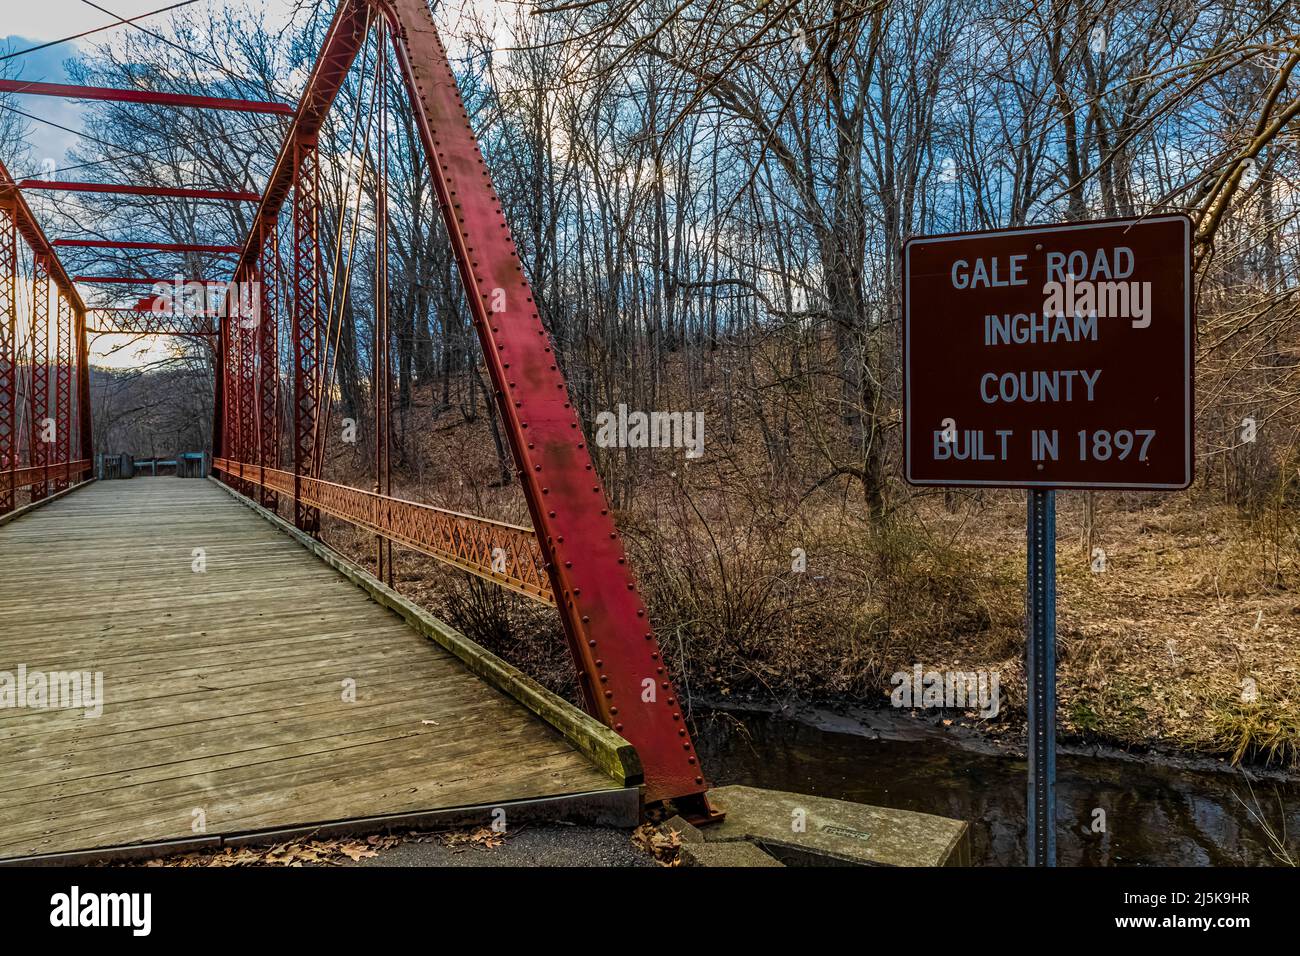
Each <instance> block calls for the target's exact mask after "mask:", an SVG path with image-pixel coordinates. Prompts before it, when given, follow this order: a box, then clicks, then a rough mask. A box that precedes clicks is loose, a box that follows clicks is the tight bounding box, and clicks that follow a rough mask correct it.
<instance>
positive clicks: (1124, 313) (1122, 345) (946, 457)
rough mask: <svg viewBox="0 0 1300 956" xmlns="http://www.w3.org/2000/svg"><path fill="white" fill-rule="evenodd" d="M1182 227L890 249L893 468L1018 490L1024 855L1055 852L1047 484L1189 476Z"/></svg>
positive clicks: (991, 237) (1028, 231)
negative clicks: (1023, 514)
mask: <svg viewBox="0 0 1300 956" xmlns="http://www.w3.org/2000/svg"><path fill="white" fill-rule="evenodd" d="M1191 235H1192V225H1191V220H1190V219H1189V218H1188V217H1186V216H1182V215H1168V216H1153V217H1150V218H1146V219H1136V220H1101V221H1094V222H1081V223H1068V224H1064V225H1059V226H1044V227H1032V228H1020V229H1004V230H996V231H989V232H981V233H963V234H958V235H943V236H918V237H916V238H913V239H910V240H908V242H907V243H906V244H905V245H904V247H903V286H904V298H903V393H904V404H903V433H904V453H905V470H906V478H907V481H908V482H909V483H911V484H914V485H922V486H944V487H952V486H964V487H999V488H1025V489H1028V495H1027V497H1028V516H1027V517H1028V520H1027V532H1028V534H1027V538H1028V548H1027V554H1028V558H1027V575H1026V577H1027V581H1026V585H1027V586H1026V601H1025V610H1026V614H1025V625H1026V641H1025V675H1026V681H1027V683H1028V688H1027V690H1028V694H1027V697H1028V702H1029V705H1028V718H1029V728H1028V731H1029V733H1028V736H1029V739H1028V747H1027V750H1028V755H1029V788H1028V798H1029V800H1028V821H1027V822H1028V836H1029V841H1028V842H1029V853H1028V856H1029V864H1030V865H1031V866H1054V865H1055V863H1056V490H1057V489H1088V490H1107V489H1110V490H1117V489H1131V490H1174V489H1181V488H1186V487H1188V486H1189V485H1190V484H1191V482H1192V450H1193V449H1192V390H1193V381H1192V362H1193V335H1194V327H1195V322H1194V316H1193V309H1192V279H1191ZM1102 563H1103V566H1104V557H1103V562H1102Z"/></svg>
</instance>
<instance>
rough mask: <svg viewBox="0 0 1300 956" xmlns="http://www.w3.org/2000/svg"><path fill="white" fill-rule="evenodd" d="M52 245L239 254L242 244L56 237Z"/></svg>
mask: <svg viewBox="0 0 1300 956" xmlns="http://www.w3.org/2000/svg"><path fill="white" fill-rule="evenodd" d="M50 245H52V246H55V247H58V248H60V249H149V250H154V251H156V252H211V253H215V254H220V255H237V254H238V253H240V252H242V251H243V247H242V246H203V245H192V244H189V243H183V242H121V241H119V240H117V239H55V240H54V241H53V242H52V243H50Z"/></svg>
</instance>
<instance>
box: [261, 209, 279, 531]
mask: <svg viewBox="0 0 1300 956" xmlns="http://www.w3.org/2000/svg"><path fill="white" fill-rule="evenodd" d="M279 235H280V233H279V230H272V231H271V233H270V235H269V236H267V237H266V241H265V242H263V243H262V248H261V250H260V252H259V255H258V265H257V272H256V273H255V275H256V279H255V281H256V283H257V285H256V286H255V292H256V294H257V296H258V323H257V353H258V354H257V409H258V434H259V436H260V441H259V443H258V448H257V463H258V464H259V465H260V466H262V467H263V468H279V467H280V416H279V407H280V405H279V402H280V347H279V314H280V309H279V296H280V290H279V271H280V270H279V259H280V248H279ZM259 487H260V488H261V502H262V507H264V508H269V509H270V510H272V511H275V510H276V505H277V503H278V500H279V498H278V496H277V494H276V492H275V490H274V489H271V488H267V487H266V486H265V485H260V486H259Z"/></svg>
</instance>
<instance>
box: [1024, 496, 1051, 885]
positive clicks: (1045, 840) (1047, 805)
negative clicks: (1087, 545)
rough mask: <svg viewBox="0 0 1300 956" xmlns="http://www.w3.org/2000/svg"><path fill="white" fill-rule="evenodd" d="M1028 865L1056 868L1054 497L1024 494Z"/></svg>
mask: <svg viewBox="0 0 1300 956" xmlns="http://www.w3.org/2000/svg"><path fill="white" fill-rule="evenodd" d="M1028 497H1029V522H1028V524H1029V548H1028V551H1029V573H1028V578H1029V580H1028V595H1027V601H1026V615H1025V616H1026V627H1027V632H1028V633H1027V634H1026V641H1025V676H1026V679H1027V681H1028V684H1029V687H1028V697H1029V746H1028V748H1027V749H1028V752H1029V815H1028V829H1029V865H1030V866H1056V492H1054V491H1039V490H1038V489H1034V490H1032V491H1030V492H1029V495H1028Z"/></svg>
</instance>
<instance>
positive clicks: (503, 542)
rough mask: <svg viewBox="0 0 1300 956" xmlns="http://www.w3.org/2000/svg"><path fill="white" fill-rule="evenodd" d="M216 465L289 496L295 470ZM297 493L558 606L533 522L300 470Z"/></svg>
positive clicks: (423, 551)
mask: <svg viewBox="0 0 1300 956" xmlns="http://www.w3.org/2000/svg"><path fill="white" fill-rule="evenodd" d="M212 466H213V468H215V469H216V470H217V471H220V472H223V473H225V474H227V475H229V476H231V477H232V478H237V479H240V480H241V481H245V482H248V483H250V484H253V485H256V486H258V487H260V488H265V489H267V490H268V491H274V492H276V493H277V494H282V495H285V496H287V497H288V498H290V499H293V498H294V482H295V476H294V474H293V472H290V471H281V470H279V469H276V468H264V467H262V466H261V465H251V464H248V463H245V462H238V461H231V460H229V459H227V458H216V459H213V462H212ZM296 480H297V481H298V482H299V484H298V499H297V500H298V501H300V503H301V504H303V505H305V506H308V507H311V508H317V509H319V510H320V511H323V512H325V513H326V514H328V515H332V516H333V517H335V518H339V519H342V520H343V521H347V522H349V523H351V524H354V525H356V526H357V527H360V528H365V529H366V530H368V531H373V532H374V533H376V534H381V535H383V536H384V537H385V538H389V539H391V540H392V541H395V542H397V543H398V544H401V545H405V546H406V547H408V548H410V549H412V550H413V551H419V552H420V553H421V554H427V555H429V556H430V557H432V558H436V559H437V560H439V561H442V562H443V563H444V564H450V565H452V566H453V567H456V568H460V569H461V570H462V571H468V572H469V573H470V574H475V575H478V576H479V577H481V578H485V579H486V580H488V581H491V582H493V583H494V584H498V585H500V586H501V587H504V588H509V589H510V590H512V591H515V592H517V593H519V594H522V595H524V596H525V597H529V598H532V599H533V600H534V601H538V602H540V603H542V604H547V605H550V606H551V607H554V606H555V596H554V594H553V593H552V591H551V583H550V579H549V578H548V577H547V574H546V562H545V559H544V558H543V557H542V552H541V549H540V548H539V547H538V546H537V536H536V535H535V534H534V533H533V531H532V529H530V528H524V527H520V526H519V525H513V524H506V523H505V522H503V521H491V520H489V519H487V518H478V517H475V516H474V515H466V514H461V513H459V512H456V511H447V510H445V509H443V508H435V507H434V506H433V505H425V504H419V503H417V502H414V501H405V500H403V499H401V498H392V497H389V496H388V495H381V494H376V493H375V492H373V491H364V490H362V489H360V488H350V487H348V486H347V485H340V484H336V483H334V482H332V481H322V480H321V479H319V478H309V477H306V476H301V477H298V478H297V479H296Z"/></svg>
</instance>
